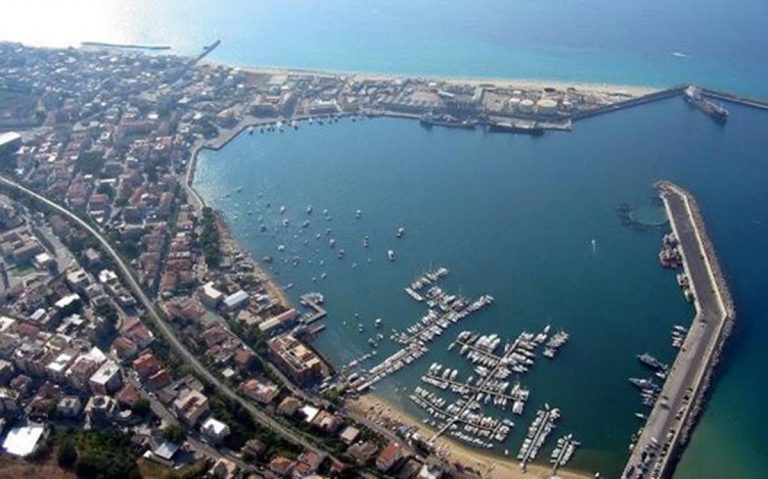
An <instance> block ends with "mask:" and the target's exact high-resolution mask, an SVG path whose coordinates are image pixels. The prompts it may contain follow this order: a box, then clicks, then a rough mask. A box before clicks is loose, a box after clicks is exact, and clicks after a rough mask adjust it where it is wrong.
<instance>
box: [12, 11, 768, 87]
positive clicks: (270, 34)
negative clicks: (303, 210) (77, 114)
mask: <svg viewBox="0 0 768 479" xmlns="http://www.w3.org/2000/svg"><path fill="white" fill-rule="evenodd" d="M766 24H768V3H766V2H765V1H764V0H736V1H733V2H723V1H720V0H647V1H644V2H637V1H633V0H614V1H605V0H552V1H540V0H488V1H484V2H477V1H471V0H450V1H444V0H421V1H412V0H389V1H378V0H376V1H374V0H334V1H332V2H317V1H312V0H261V1H249V2H244V1H240V0H219V1H211V0H186V1H178V0H166V1H159V2H158V1H151V0H114V1H112V2H93V1H90V0H73V1H70V2H57V1H55V0H28V1H25V2H17V3H16V4H15V5H14V8H13V15H3V16H2V18H0V39H4V40H18V41H24V42H27V43H31V44H39V45H51V44H56V45H76V44H78V43H79V42H80V41H84V40H99V41H113V42H139V43H157V44H169V45H171V46H173V47H174V48H175V49H176V51H179V52H181V53H188V54H189V53H195V52H198V51H199V50H200V48H201V47H202V45H205V44H209V43H211V42H212V41H213V40H214V39H216V38H220V39H221V40H222V42H223V43H222V45H221V46H220V47H219V48H218V49H217V50H216V51H215V52H214V54H213V58H214V59H216V60H221V61H226V62H231V63H236V64H242V65H280V66H293V67H305V68H322V69H340V70H353V71H369V72H370V71H372V72H388V73H407V74H430V75H452V76H472V77H514V78H548V79H555V80H564V81H588V82H600V83H620V84H630V85H652V86H669V85H672V84H677V83H681V82H698V83H702V84H706V85H709V86H713V87H722V88H727V89H730V90H735V91H737V92H741V93H747V94H753V95H762V96H768V86H766V83H765V81H764V79H765V78H766V77H768V35H766V31H765V25H766ZM674 53H678V54H683V55H684V56H675V55H673V54H674Z"/></svg>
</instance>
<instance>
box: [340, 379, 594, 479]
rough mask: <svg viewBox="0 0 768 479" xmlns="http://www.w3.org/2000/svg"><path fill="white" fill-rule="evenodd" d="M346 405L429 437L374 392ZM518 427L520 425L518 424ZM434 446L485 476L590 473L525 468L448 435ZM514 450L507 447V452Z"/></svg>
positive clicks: (565, 477)
mask: <svg viewBox="0 0 768 479" xmlns="http://www.w3.org/2000/svg"><path fill="white" fill-rule="evenodd" d="M346 407H347V408H348V409H349V410H351V411H353V412H355V413H357V414H359V415H362V416H365V417H367V418H368V419H370V420H372V421H375V422H377V423H379V424H382V425H385V427H388V428H389V429H394V428H396V427H397V426H399V425H406V426H411V427H416V428H417V429H418V430H419V433H420V434H421V436H422V437H424V438H429V437H431V436H432V435H433V434H434V432H435V430H434V428H431V427H429V426H427V425H426V424H423V423H422V422H421V421H419V420H418V419H416V418H414V417H412V416H409V415H408V414H406V413H405V412H403V411H402V410H401V409H399V408H397V407H396V406H394V405H393V404H392V403H391V402H389V401H387V400H386V399H385V398H383V397H380V396H377V395H376V394H365V395H362V396H360V397H359V398H357V399H349V400H347V402H346ZM517 427H520V426H517ZM435 450H436V452H437V454H438V455H439V456H441V457H444V458H446V459H447V460H448V461H449V462H451V463H459V464H462V465H463V466H464V467H466V468H471V469H473V470H475V471H477V472H479V473H480V475H481V477H483V478H485V479H532V478H536V479H549V478H555V477H556V478H561V479H587V478H591V477H593V475H592V474H590V473H586V472H580V471H573V470H569V469H559V470H558V471H557V474H556V475H553V474H552V468H551V467H546V466H542V465H539V464H529V465H528V467H527V470H526V471H522V470H521V469H520V464H519V463H518V462H517V461H515V460H514V459H504V458H502V457H501V456H497V455H492V454H488V453H486V452H484V451H481V450H479V449H475V448H472V447H469V446H466V445H464V444H462V443H460V442H458V441H454V440H453V439H450V438H448V437H442V436H441V437H440V438H439V439H438V440H437V441H435ZM512 454H516V451H510V455H512Z"/></svg>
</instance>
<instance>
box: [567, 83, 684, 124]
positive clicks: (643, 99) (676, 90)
mask: <svg viewBox="0 0 768 479" xmlns="http://www.w3.org/2000/svg"><path fill="white" fill-rule="evenodd" d="M686 88H688V85H676V86H673V87H672V88H667V89H666V90H660V91H656V92H653V93H649V94H647V95H642V96H638V97H634V98H630V99H628V100H624V101H620V102H617V103H612V104H610V105H605V106H601V107H599V108H595V109H592V110H586V111H582V112H578V113H575V114H574V115H572V116H571V119H572V120H574V121H576V120H583V119H585V118H592V117H594V116H598V115H603V114H606V113H611V112H614V111H619V110H624V109H627V108H631V107H635V106H640V105H645V104H647V103H652V102H656V101H659V100H666V99H667V98H672V97H675V96H680V95H682V94H683V92H684V91H685V89H686Z"/></svg>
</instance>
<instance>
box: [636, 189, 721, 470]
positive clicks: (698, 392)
mask: <svg viewBox="0 0 768 479" xmlns="http://www.w3.org/2000/svg"><path fill="white" fill-rule="evenodd" d="M656 188H657V190H658V192H659V195H660V197H661V199H662V200H663V202H664V206H665V208H666V211H667V215H668V216H669V221H670V225H671V227H672V232H673V234H674V235H675V237H676V239H677V241H678V244H679V249H680V253H681V256H682V262H683V268H684V270H685V274H686V275H687V277H688V278H689V280H690V288H691V292H692V294H693V304H694V307H695V311H696V313H695V316H694V319H693V323H692V324H691V326H690V328H688V333H687V335H686V337H685V340H684V341H683V344H682V347H681V349H680V352H679V354H678V355H677V358H676V359H675V362H674V364H673V365H672V368H671V369H670V370H669V375H668V376H667V380H666V382H665V383H664V387H663V388H662V390H661V394H660V395H659V399H658V401H657V402H656V404H655V405H654V407H653V410H652V411H651V413H650V414H649V415H648V420H647V422H646V424H645V426H644V428H643V430H642V432H641V434H640V437H639V438H638V440H637V442H636V443H635V445H634V447H633V449H632V452H631V454H630V457H629V461H628V462H627V465H626V467H625V469H624V472H623V474H622V479H645V478H649V479H656V478H668V477H671V475H672V473H673V471H674V468H675V465H676V463H677V459H678V458H679V457H680V454H681V452H682V450H683V447H684V445H685V443H686V442H687V440H688V437H689V435H690V432H691V430H692V428H693V426H694V424H695V421H696V417H697V415H698V414H699V413H700V412H701V409H702V407H703V403H704V399H705V397H704V394H705V392H706V389H707V387H708V385H709V382H710V381H711V378H712V373H713V369H714V367H715V365H716V363H717V361H718V359H719V356H720V351H721V350H722V347H723V344H724V342H725V340H726V338H727V337H728V335H729V334H730V331H731V328H732V326H733V321H734V319H735V311H734V306H733V300H732V299H731V295H730V292H729V291H728V287H727V285H726V282H725V278H724V276H723V274H722V272H721V270H720V266H719V264H718V260H717V256H716V255H715V251H714V248H713V246H712V244H711V242H710V240H709V238H708V236H707V233H706V231H705V229H704V221H703V219H702V217H701V213H700V211H699V208H698V205H697V204H696V200H695V199H694V198H693V196H691V194H690V193H688V192H687V191H685V190H684V189H682V188H680V187H679V186H677V185H675V184H673V183H670V182H667V181H661V182H658V183H657V184H656Z"/></svg>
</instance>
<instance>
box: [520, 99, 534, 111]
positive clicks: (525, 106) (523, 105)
mask: <svg viewBox="0 0 768 479" xmlns="http://www.w3.org/2000/svg"><path fill="white" fill-rule="evenodd" d="M519 108H520V111H521V112H523V113H533V100H523V101H521V102H520V105H519Z"/></svg>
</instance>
